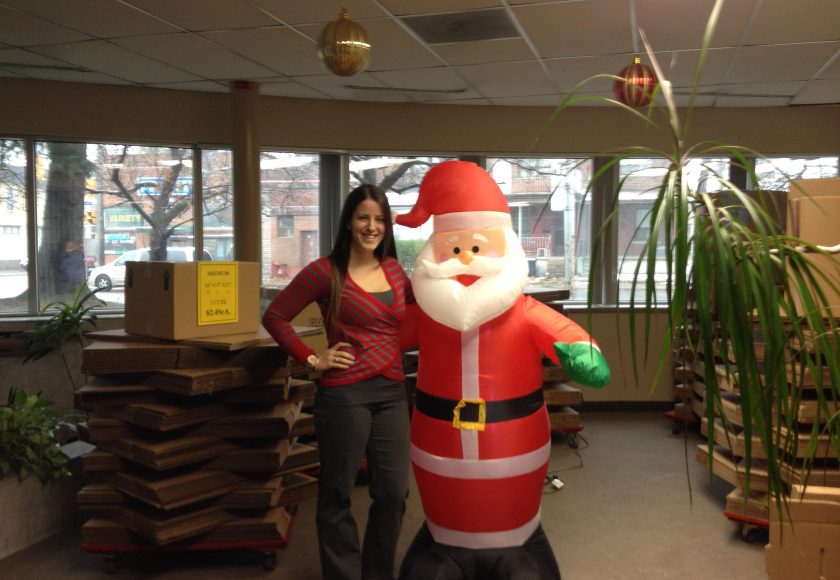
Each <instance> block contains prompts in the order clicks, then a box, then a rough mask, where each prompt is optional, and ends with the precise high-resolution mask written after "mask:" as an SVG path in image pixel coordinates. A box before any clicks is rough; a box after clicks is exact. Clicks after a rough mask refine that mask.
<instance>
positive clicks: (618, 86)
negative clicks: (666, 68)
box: [613, 56, 656, 107]
mask: <svg viewBox="0 0 840 580" xmlns="http://www.w3.org/2000/svg"><path fill="white" fill-rule="evenodd" d="M618 76H620V77H621V78H622V79H624V80H617V81H615V82H614V83H613V94H614V95H615V98H616V99H618V101H620V102H622V103H624V104H625V105H627V106H629V107H644V106H645V105H647V104H648V103H650V99H651V96H653V90H654V89H655V88H656V75H655V74H654V73H653V71H652V70H651V69H650V67H649V66H647V65H645V64H642V59H641V58H640V57H638V56H636V57H634V58H633V64H631V65H630V66H626V67H624V68H623V69H621V72H620V73H618Z"/></svg>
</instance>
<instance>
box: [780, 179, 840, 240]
mask: <svg viewBox="0 0 840 580" xmlns="http://www.w3.org/2000/svg"><path fill="white" fill-rule="evenodd" d="M790 213H791V223H792V226H793V232H791V233H793V235H794V236H796V237H798V238H802V239H803V240H805V241H808V242H811V243H812V244H817V245H818V246H833V245H835V244H837V243H840V229H838V227H837V224H838V223H840V191H838V195H836V196H824V197H812V198H808V197H798V198H796V199H793V200H791V202H790Z"/></svg>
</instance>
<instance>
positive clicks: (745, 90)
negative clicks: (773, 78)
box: [719, 81, 806, 98]
mask: <svg viewBox="0 0 840 580" xmlns="http://www.w3.org/2000/svg"><path fill="white" fill-rule="evenodd" d="M805 82H806V81H779V82H774V83H743V84H735V85H733V84H728V85H722V86H721V87H719V90H720V92H721V93H722V94H724V95H728V96H733V95H736V96H751V97H757V98H761V97H792V96H794V95H795V94H797V93H799V91H801V90H802V88H803V87H804V86H805Z"/></svg>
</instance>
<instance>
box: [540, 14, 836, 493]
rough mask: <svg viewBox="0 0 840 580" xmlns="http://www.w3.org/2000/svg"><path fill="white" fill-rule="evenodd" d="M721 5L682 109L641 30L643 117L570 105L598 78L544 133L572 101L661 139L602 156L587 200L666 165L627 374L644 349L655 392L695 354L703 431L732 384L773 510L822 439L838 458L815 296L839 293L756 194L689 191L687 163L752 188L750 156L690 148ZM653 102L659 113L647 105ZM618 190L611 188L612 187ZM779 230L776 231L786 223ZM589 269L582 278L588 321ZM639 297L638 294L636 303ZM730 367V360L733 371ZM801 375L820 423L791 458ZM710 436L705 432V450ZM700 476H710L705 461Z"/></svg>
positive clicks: (832, 332)
mask: <svg viewBox="0 0 840 580" xmlns="http://www.w3.org/2000/svg"><path fill="white" fill-rule="evenodd" d="M722 5H723V0H717V1H716V2H715V4H714V7H713V9H712V12H711V14H710V17H709V20H708V24H707V27H706V30H705V34H704V38H703V44H702V49H701V51H700V58H699V63H698V65H697V68H696V70H695V74H694V82H693V83H692V90H691V92H690V95H689V102H688V106H687V107H686V108H685V109H684V110H682V111H681V110H678V109H677V106H676V102H675V98H674V94H673V89H672V87H671V84H670V82H669V81H668V80H667V78H666V76H665V75H664V74H663V70H662V67H661V66H660V65H659V63H658V62H657V60H656V57H655V55H654V54H653V51H652V49H651V47H650V45H649V44H648V42H647V39H646V37H645V34H644V31H643V30H639V34H640V38H641V39H642V42H643V43H644V46H645V49H646V52H647V55H648V57H649V59H650V61H651V63H652V65H653V67H654V70H655V72H656V75H657V78H658V79H659V84H658V87H657V89H656V91H655V93H654V99H652V100H651V104H650V105H649V106H648V107H647V108H646V109H644V110H636V109H634V108H631V107H629V106H627V105H625V104H623V103H621V102H618V101H615V100H612V99H607V98H603V97H590V96H584V95H582V94H580V91H581V89H582V87H583V86H584V85H585V84H587V83H588V82H590V81H591V80H593V79H595V78H608V79H611V80H613V81H619V82H621V81H625V79H623V78H621V77H618V76H614V75H597V76H596V77H592V78H590V79H587V80H585V81H583V82H582V83H580V84H579V85H578V86H577V87H576V88H575V89H574V90H573V91H572V92H571V93H570V94H569V95H568V96H567V97H566V98H565V99H564V101H563V102H562V103H561V104H560V105H559V106H558V107H557V108H556V109H555V110H554V111H553V113H552V115H551V116H550V118H549V120H548V121H547V123H546V125H545V127H544V128H543V133H544V132H545V131H547V130H548V129H549V128H550V126H551V124H552V123H553V122H554V121H555V120H556V119H557V118H558V116H559V115H560V114H561V112H562V111H563V110H564V109H565V108H567V107H569V106H570V105H573V104H575V103H579V102H581V101H606V102H609V103H610V104H611V105H613V106H616V107H619V108H620V109H622V110H624V111H626V112H627V113H629V114H630V115H633V116H634V117H635V118H637V119H638V120H639V121H640V122H641V123H644V124H645V125H646V126H647V127H649V128H651V129H652V130H653V131H655V132H659V133H661V135H662V136H663V137H664V140H665V142H667V143H668V147H667V148H665V149H657V148H654V147H645V146H633V147H626V148H622V149H618V150H615V151H611V152H609V155H610V157H609V160H608V161H607V162H605V163H604V164H603V165H602V166H601V167H600V169H599V170H598V171H597V172H596V173H595V174H594V176H593V178H592V180H591V182H590V184H589V188H588V190H587V194H588V193H589V191H590V190H592V187H593V186H594V184H595V182H596V181H597V180H598V179H599V178H601V177H602V176H603V175H604V174H605V173H606V172H607V171H609V170H610V169H611V168H613V167H617V164H618V163H620V162H621V161H622V160H624V159H628V158H631V157H657V158H661V159H664V160H665V161H666V165H667V169H666V171H665V173H664V176H663V177H662V179H661V181H659V183H658V185H657V186H656V187H655V188H654V189H653V190H652V191H651V192H652V193H654V194H655V199H654V201H653V204H652V207H651V209H650V211H649V213H648V215H647V218H648V219H647V222H646V224H645V225H646V226H648V227H649V230H650V233H649V234H648V235H647V237H646V239H644V243H643V250H642V252H641V256H640V258H639V260H638V261H637V263H636V267H635V270H634V272H633V276H632V282H631V286H632V288H631V293H630V308H629V326H630V336H636V329H637V327H638V326H639V325H640V324H642V325H643V336H644V340H643V341H642V342H641V346H639V345H637V344H635V343H634V342H631V344H630V348H631V355H632V356H631V358H632V361H633V369H634V373H635V375H636V377H637V380H638V363H637V361H638V360H639V358H640V357H641V356H642V355H644V357H645V358H647V356H648V355H649V352H650V349H651V347H653V348H656V349H657V350H656V352H658V366H657V372H656V374H655V376H656V378H655V380H654V384H656V382H657V381H658V378H659V376H660V375H661V373H662V371H663V370H664V368H665V364H666V361H667V360H668V355H669V353H670V352H671V350H672V348H673V346H674V344H676V343H680V344H683V345H686V346H687V347H688V348H689V349H690V350H691V351H692V352H693V353H694V354H695V355H702V356H701V358H703V360H704V363H703V374H704V383H705V390H706V393H705V394H706V396H705V405H706V407H705V415H706V418H707V419H708V421H709V425H712V424H713V423H712V421H713V420H714V418H715V416H720V417H721V418H723V420H724V421H725V420H726V419H725V417H726V415H725V413H724V412H723V409H722V404H721V403H722V398H721V383H722V382H723V381H728V382H729V383H732V384H737V387H738V391H739V395H740V399H741V407H742V412H743V416H744V425H743V429H744V436H745V438H746V441H751V440H752V438H753V437H754V436H755V437H757V439H758V440H759V441H760V443H761V446H762V447H763V450H764V452H765V454H766V456H767V471H768V487H769V493H770V494H771V497H772V498H773V499H774V500H777V505H778V506H780V507H781V506H782V505H783V504H784V499H785V498H786V497H787V495H786V494H787V488H786V486H785V475H786V474H785V473H784V471H785V469H787V467H786V464H785V460H786V459H788V458H796V457H802V456H804V457H805V463H804V470H805V479H806V481H807V477H808V474H809V473H810V467H811V465H812V463H813V460H814V458H815V456H816V449H817V441H818V438H819V437H820V436H823V437H825V436H827V438H828V440H829V441H830V444H831V446H832V447H833V449H834V452H835V453H836V454H837V455H838V456H840V427H838V423H840V420H839V419H838V413H837V412H834V413H833V414H832V412H833V409H836V408H837V403H838V401H840V351H839V350H838V347H839V346H840V340H838V339H840V332H839V331H838V326H837V323H836V321H835V318H834V314H833V313H832V311H831V308H830V305H829V299H828V297H827V292H826V291H824V289H829V290H831V291H833V292H835V293H836V292H837V291H838V288H837V287H836V285H835V284H833V283H832V282H831V277H832V276H831V274H832V272H830V271H826V270H824V269H823V267H822V266H820V267H818V266H816V265H815V264H814V263H813V262H812V261H811V259H809V254H810V255H820V254H822V255H829V254H831V253H833V252H836V251H838V249H840V247H834V248H825V247H820V246H815V245H814V244H811V243H808V242H807V241H804V240H801V239H798V238H795V237H793V236H790V235H786V234H783V233H778V231H779V230H778V227H777V224H775V223H774V220H773V217H772V214H773V212H772V211H771V210H772V209H773V208H772V205H771V204H772V200H771V199H770V198H769V197H767V196H765V195H762V193H761V192H746V191H744V190H743V189H742V188H740V187H738V186H737V185H736V184H735V183H733V182H732V181H730V180H729V178H728V177H727V176H724V175H721V174H720V172H719V171H717V170H716V169H715V167H714V166H713V165H711V164H707V165H705V167H706V169H707V170H708V171H709V172H710V173H712V174H713V175H714V176H715V177H716V178H717V179H718V180H719V181H720V183H721V184H723V187H724V188H725V189H726V190H727V191H726V195H718V194H714V193H707V192H703V191H697V189H698V188H693V187H692V186H691V185H690V181H689V179H688V176H687V167H688V164H689V161H691V160H694V159H700V158H706V157H712V156H726V157H729V158H730V159H731V160H732V161H731V162H732V164H734V165H736V166H740V167H741V168H743V170H744V171H745V172H747V173H748V174H749V175H750V176H751V178H752V180H753V182H754V183H757V182H758V180H757V177H756V175H755V173H754V169H753V164H752V163H751V159H754V158H757V157H761V155H760V154H759V153H757V152H755V151H751V150H749V149H747V148H744V147H739V146H737V145H729V144H724V143H720V142H700V143H696V144H692V145H688V143H690V140H689V139H688V135H689V130H690V126H691V116H692V111H693V105H694V101H695V97H696V94H697V87H698V86H699V80H700V78H701V74H702V71H703V65H704V62H705V59H706V55H707V53H708V48H709V44H710V39H711V37H712V33H713V32H714V30H715V27H716V24H717V20H718V17H719V15H720V11H721V8H722ZM657 98H659V100H660V101H661V103H662V104H660V105H657V104H656V102H655V101H656V99H657ZM541 134H542V133H541ZM538 139H539V137H538ZM622 185H623V183H619V184H618V188H619V189H620V188H621V186H622ZM613 199H614V200H616V201H615V205H614V206H613V208H612V212H611V213H610V214H609V216H608V218H607V220H606V221H605V223H604V224H603V226H602V229H601V231H600V234H599V235H598V236H597V237H596V241H595V246H594V248H593V255H598V252H599V249H600V247H602V246H603V245H604V244H606V243H607V241H606V240H607V233H608V232H609V231H610V229H611V227H612V226H613V224H614V223H615V222H616V220H617V216H618V204H617V200H618V195H614V196H613ZM781 225H782V231H783V230H784V224H781ZM658 252H659V254H658ZM663 252H664V262H665V266H666V268H667V282H666V292H665V293H666V295H667V329H666V333H665V338H664V340H663V341H662V344H660V345H658V347H657V345H652V344H651V323H652V313H653V311H654V309H655V308H657V307H658V306H660V305H659V304H657V295H656V283H655V280H654V275H655V270H656V263H657V261H660V263H661V261H662V259H663V256H662V253H663ZM830 263H831V264H832V266H831V268H833V269H834V270H835V272H840V263H839V262H837V261H830ZM594 270H595V269H594V268H593V269H592V271H591V273H590V284H589V288H590V293H589V297H588V303H589V305H590V313H591V305H592V303H593V295H592V289H593V288H594V287H595V284H594V283H593V281H594V280H593V278H592V276H593V275H594ZM835 279H836V278H835ZM637 286H638V288H639V290H640V294H641V298H638V299H637V298H636V296H637V293H636V290H637ZM590 315H591V314H590ZM756 333H760V335H761V336H762V337H763V345H762V352H757V345H756V342H755V335H756ZM721 353H725V354H729V356H723V357H721V358H722V359H723V363H722V366H723V367H724V373H723V375H719V374H718V373H716V369H715V356H714V355H715V354H717V355H720V354H721ZM730 359H731V360H730ZM731 361H737V367H736V366H735V364H734V363H732V362H731ZM793 364H795V365H797V367H796V368H797V369H799V373H797V372H789V369H790V366H791V365H793ZM718 372H719V371H718ZM806 375H807V376H808V377H810V378H811V379H812V380H813V381H814V383H815V384H816V385H817V386H818V387H826V388H827V390H823V389H822V388H818V389H817V390H816V392H817V394H818V397H819V401H818V408H819V412H818V415H819V416H820V417H821V418H822V419H823V421H817V422H815V423H814V426H813V428H812V429H811V431H810V434H809V436H808V437H807V444H806V449H805V450H804V453H803V452H802V450H801V449H799V446H800V440H799V437H797V436H796V435H797V425H796V424H795V412H793V411H792V409H795V407H796V405H797V404H798V402H799V400H798V396H799V395H798V393H799V389H798V388H797V386H798V381H799V380H801V378H802V377H804V376H806ZM790 383H792V384H790ZM832 399H833V406H832V404H831V402H832ZM712 431H713V430H712V429H709V435H708V436H709V447H710V449H711V448H712V443H713V432H712ZM728 431H729V430H728V429H727V432H728ZM751 463H752V457H751V447H750V445H747V446H746V457H745V472H746V482H745V484H746V488H747V490H749V485H750V465H751ZM709 467H710V469H711V467H712V456H711V454H709Z"/></svg>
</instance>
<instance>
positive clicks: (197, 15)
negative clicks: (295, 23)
mask: <svg viewBox="0 0 840 580" xmlns="http://www.w3.org/2000/svg"><path fill="white" fill-rule="evenodd" d="M127 1H128V2H129V3H130V4H132V5H134V6H136V7H137V8H140V9H142V10H145V11H147V12H149V13H151V14H154V15H155V16H157V17H159V18H162V19H163V20H165V21H167V22H171V23H172V24H175V25H177V26H180V27H182V28H185V29H187V30H229V29H235V28H249V27H256V26H272V25H275V24H277V21H276V20H274V19H273V18H271V17H270V16H268V15H267V14H266V13H265V12H263V11H262V10H260V9H258V8H257V7H256V6H254V5H253V4H252V3H251V2H247V1H245V0H177V2H173V1H172V0H127Z"/></svg>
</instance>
